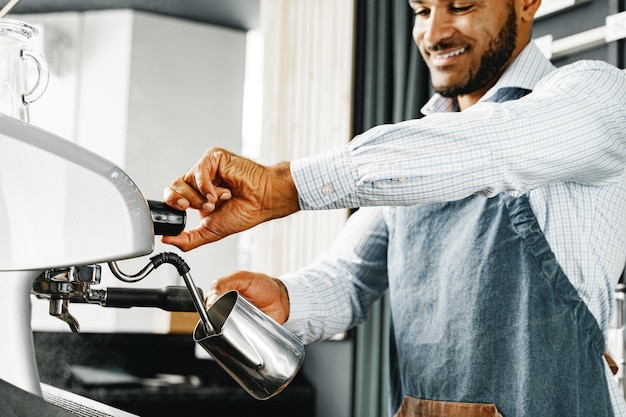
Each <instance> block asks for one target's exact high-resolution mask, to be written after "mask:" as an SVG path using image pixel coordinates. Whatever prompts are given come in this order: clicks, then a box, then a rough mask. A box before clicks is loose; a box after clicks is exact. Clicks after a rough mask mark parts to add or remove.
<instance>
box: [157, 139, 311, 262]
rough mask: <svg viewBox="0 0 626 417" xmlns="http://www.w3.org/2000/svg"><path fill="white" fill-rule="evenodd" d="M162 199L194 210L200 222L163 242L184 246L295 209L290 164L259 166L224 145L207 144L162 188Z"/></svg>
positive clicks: (164, 239) (238, 229)
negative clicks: (187, 167) (195, 159)
mask: <svg viewBox="0 0 626 417" xmlns="http://www.w3.org/2000/svg"><path fill="white" fill-rule="evenodd" d="M163 199H164V201H165V203H166V204H168V205H170V206H171V207H174V208H176V209H179V210H187V209H188V208H194V209H196V210H199V212H200V219H201V222H200V224H199V225H198V226H196V227H195V228H193V229H191V230H187V231H184V232H183V233H181V234H180V235H178V236H164V237H163V238H162V239H161V240H162V242H163V243H169V244H172V245H175V246H177V247H178V248H180V249H181V250H183V251H188V250H191V249H193V248H196V247H198V246H200V245H203V244H205V243H210V242H215V241H217V240H219V239H222V238H224V237H226V236H228V235H231V234H233V233H237V232H241V231H243V230H247V229H250V228H251V227H254V226H256V225H257V224H259V223H262V222H265V221H267V220H271V219H276V218H279V217H284V216H287V215H289V214H292V213H295V212H296V211H298V210H299V209H300V207H299V205H298V191H297V189H296V187H295V184H294V182H293V178H292V177H291V171H290V170H289V163H288V162H283V163H280V164H277V165H274V166H269V167H267V166H263V165H259V164H257V163H255V162H253V161H251V160H249V159H246V158H243V157H240V156H237V155H235V154H233V153H230V152H228V151H226V150H224V149H219V148H211V149H209V150H207V151H206V152H205V153H204V155H203V156H202V158H200V160H199V161H198V162H197V163H196V165H194V166H193V167H192V168H191V169H190V170H189V171H188V172H187V173H186V174H184V175H181V176H180V177H178V178H176V179H175V180H174V181H173V182H172V184H171V185H170V186H169V187H168V188H166V189H165V191H164V193H163Z"/></svg>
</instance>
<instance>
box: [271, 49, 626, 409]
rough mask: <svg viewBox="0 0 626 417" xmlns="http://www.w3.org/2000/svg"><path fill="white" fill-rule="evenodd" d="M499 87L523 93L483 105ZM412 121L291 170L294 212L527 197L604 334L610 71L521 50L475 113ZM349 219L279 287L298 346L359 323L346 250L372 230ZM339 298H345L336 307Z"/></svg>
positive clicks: (615, 163)
mask: <svg viewBox="0 0 626 417" xmlns="http://www.w3.org/2000/svg"><path fill="white" fill-rule="evenodd" d="M507 87H516V88H524V89H528V90H532V91H533V92H532V93H531V94H529V95H527V96H526V97H524V98H522V99H519V100H515V101H509V102H506V103H493V102H489V101H488V100H489V99H490V98H491V97H492V96H493V95H495V94H496V93H497V92H498V91H499V90H501V89H503V88H507ZM423 112H424V114H426V115H427V117H424V118H422V119H420V120H410V121H406V122H402V123H397V124H394V125H384V126H378V127H376V128H373V129H371V130H369V131H367V132H365V133H364V134H362V135H360V136H358V137H356V138H355V139H353V140H352V141H351V142H350V143H348V144H347V145H345V146H343V147H340V148H337V149H334V150H331V151H329V152H326V153H323V154H320V155H315V156H312V157H309V158H303V159H300V160H296V161H294V162H292V164H291V171H292V174H293V177H294V180H295V182H296V187H297V188H298V193H299V197H300V205H301V207H302V208H303V209H308V210H315V209H329V208H348V207H367V206H381V205H412V204H419V203H429V202H441V201H453V200H458V199H462V198H465V197H467V196H470V195H473V194H481V195H484V196H486V197H489V196H494V195H496V194H498V193H500V192H509V193H511V194H514V195H520V194H523V193H529V195H530V202H531V205H532V208H533V211H534V212H535V215H536V216H537V219H538V221H539V224H540V225H541V227H542V230H543V232H544V234H545V235H546V238H547V240H548V242H549V243H550V246H551V248H552V250H553V252H554V254H555V256H556V258H557V260H558V261H559V263H560V264H561V266H562V268H563V270H564V271H565V273H566V274H567V276H568V277H569V279H570V280H571V282H572V284H573V285H574V286H575V287H576V289H577V290H578V292H579V294H580V296H581V298H582V299H583V300H584V301H585V302H586V304H587V305H588V306H589V309H590V310H591V312H592V313H593V315H594V317H595V318H596V319H597V321H598V323H599V324H600V327H601V328H602V329H603V330H604V331H606V330H607V329H608V327H609V324H610V321H611V318H612V313H613V288H614V286H615V284H616V282H617V280H618V279H619V277H620V275H621V273H622V271H623V268H624V264H625V263H626V171H625V167H626V77H625V76H624V74H623V73H622V71H620V70H619V69H617V68H615V67H612V66H610V65H608V64H606V63H602V62H597V61H593V62H592V61H582V62H578V63H575V64H572V65H568V66H566V67H563V68H560V69H555V68H554V67H553V66H552V64H551V63H550V62H549V61H548V60H547V59H546V58H545V57H544V56H543V55H542V54H541V53H540V52H539V50H538V49H537V48H536V47H535V46H534V45H533V44H530V45H529V46H527V47H526V48H525V49H524V51H522V53H521V54H520V56H519V57H518V58H517V59H516V60H515V61H514V62H513V63H512V65H511V66H510V67H509V68H508V69H507V70H506V72H505V73H504V74H503V76H502V77H501V78H500V79H499V81H498V82H497V84H496V85H495V86H494V87H493V88H492V89H490V90H489V91H488V92H487V94H485V96H484V97H483V98H482V99H481V101H480V102H479V103H477V104H476V105H474V106H472V107H471V108H469V109H467V110H466V111H463V112H454V106H453V102H452V100H448V99H444V98H442V97H440V96H435V97H433V98H432V99H431V100H430V102H429V103H428V104H427V105H426V106H425V107H424V109H423ZM373 210H376V209H373ZM360 211H363V212H364V213H363V214H360V215H359V216H353V217H356V218H355V219H354V220H352V219H351V222H352V223H357V224H356V225H354V224H353V225H351V226H348V227H347V228H346V231H345V232H344V233H342V236H341V237H340V238H339V240H338V243H337V244H335V245H334V247H333V248H332V249H331V250H330V251H329V252H328V253H327V254H324V255H322V256H321V257H320V258H319V259H318V260H317V261H316V263H315V264H314V265H313V266H311V267H308V268H304V269H303V270H301V271H298V272H296V273H293V274H287V275H285V276H284V277H281V278H282V279H283V280H284V282H285V284H286V286H287V289H288V291H289V297H290V300H291V312H290V318H289V321H288V323H287V326H288V327H289V328H291V329H292V330H294V331H295V332H296V333H297V334H298V335H299V336H301V337H303V338H304V340H307V341H312V340H318V339H321V338H325V337H328V336H330V335H332V334H336V333H337V332H339V331H342V330H344V329H345V328H346V327H347V326H352V325H354V324H357V323H358V322H360V321H362V320H363V319H364V318H365V315H366V312H364V311H361V310H362V307H363V306H362V305H361V304H360V302H356V301H355V297H354V291H353V290H350V288H349V282H350V276H354V274H357V273H358V274H363V273H367V272H366V270H367V268H365V267H363V265H366V264H367V262H368V260H367V259H366V258H365V257H363V256H361V257H362V258H363V259H354V257H355V254H354V251H351V250H349V249H347V247H350V246H352V245H351V244H350V242H353V245H354V244H356V245H360V246H364V245H367V242H368V239H371V234H372V233H375V229H376V224H371V223H372V220H371V219H373V218H374V217H375V216H372V215H369V214H368V213H367V212H368V210H360ZM357 214H358V213H357ZM368 219H369V220H368ZM358 223H360V224H358ZM366 253H367V251H366V249H363V250H362V252H361V254H366ZM338 259H339V260H340V262H337V260H338ZM372 279H374V278H372ZM344 290H345V291H346V293H347V295H346V298H341V297H337V294H340V293H341V294H343V291H344ZM351 291H352V292H351ZM373 296H375V295H373ZM607 369H608V368H607ZM607 379H608V380H609V381H610V386H611V394H612V397H613V404H614V408H615V413H616V415H618V416H626V403H625V402H624V400H623V397H622V395H620V393H619V391H618V389H617V385H616V384H615V383H614V381H613V379H612V378H611V377H609V376H608V375H607Z"/></svg>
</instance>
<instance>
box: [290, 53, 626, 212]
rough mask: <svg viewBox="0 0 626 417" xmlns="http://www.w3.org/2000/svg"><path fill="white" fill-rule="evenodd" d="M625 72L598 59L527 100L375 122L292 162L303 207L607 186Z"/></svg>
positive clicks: (623, 105)
mask: <svg viewBox="0 0 626 417" xmlns="http://www.w3.org/2000/svg"><path fill="white" fill-rule="evenodd" d="M624 126H626V77H625V76H624V74H623V73H622V71H621V70H619V69H617V68H615V67H613V66H611V65H609V64H606V63H603V62H599V61H581V62H577V63H575V64H571V65H568V66H566V67H563V68H561V69H559V70H556V71H554V72H552V73H551V74H549V75H548V76H546V77H545V78H544V79H543V80H542V81H540V83H539V84H538V85H537V86H536V87H535V89H534V91H533V92H532V93H531V94H529V95H527V96H526V97H524V98H522V99H519V100H514V101H509V102H505V103H493V102H479V103H477V104H476V105H474V106H472V107H471V108H469V109H467V110H466V111H464V112H460V113H459V112H457V113H438V114H433V115H430V116H426V117H424V118H422V119H419V120H410V121H406V122H402V123H397V124H393V125H382V126H377V127H375V128H373V129H370V130H369V131H367V132H365V133H363V134H362V135H359V136H357V137H356V138H354V139H353V140H352V141H351V142H349V143H348V144H346V145H344V146H341V147H339V148H336V149H334V150H331V151H328V152H326V153H322V154H318V155H314V156H312V157H308V158H303V159H299V160H296V161H293V162H292V163H291V172H292V175H293V177H294V181H295V183H296V187H297V189H298V194H299V198H300V206H301V208H302V209H305V210H316V209H333V208H349V207H364V206H376V205H412V204H419V203H428V202H436V201H454V200H459V199H462V198H465V197H467V196H469V195H472V194H481V195H484V196H487V197H489V196H493V195H496V194H498V193H500V192H510V193H513V194H522V193H525V192H527V191H530V190H532V189H535V188H538V187H541V186H544V185H547V184H550V183H554V182H560V181H577V182H583V183H588V184H603V183H607V182H609V181H615V180H617V179H619V177H620V176H621V174H622V172H623V171H624V166H625V164H626V162H625V161H626V129H624Z"/></svg>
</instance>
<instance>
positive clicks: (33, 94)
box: [21, 49, 50, 105]
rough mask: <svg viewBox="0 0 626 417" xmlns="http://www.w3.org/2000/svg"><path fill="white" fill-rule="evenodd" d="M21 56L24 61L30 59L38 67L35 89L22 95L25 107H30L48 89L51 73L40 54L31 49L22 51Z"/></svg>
mask: <svg viewBox="0 0 626 417" xmlns="http://www.w3.org/2000/svg"><path fill="white" fill-rule="evenodd" d="M21 56H22V58H23V59H26V58H30V59H32V60H33V61H34V62H35V66H36V67H37V82H36V83H35V85H34V86H33V88H32V89H31V90H30V91H28V92H26V93H24V94H23V95H22V101H23V102H24V104H25V105H28V104H30V103H32V102H34V101H36V100H38V99H39V98H40V97H41V96H42V95H43V93H44V92H45V91H46V88H47V87H48V81H49V79H50V71H49V69H48V64H47V63H46V60H45V59H44V58H43V56H41V54H39V53H38V52H35V51H32V50H30V49H22V53H21Z"/></svg>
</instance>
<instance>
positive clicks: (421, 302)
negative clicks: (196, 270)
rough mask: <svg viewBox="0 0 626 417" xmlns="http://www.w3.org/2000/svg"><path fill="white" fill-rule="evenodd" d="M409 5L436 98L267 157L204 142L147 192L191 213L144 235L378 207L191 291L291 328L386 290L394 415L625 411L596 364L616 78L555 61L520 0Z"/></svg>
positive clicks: (617, 129)
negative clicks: (357, 132) (274, 259)
mask: <svg viewBox="0 0 626 417" xmlns="http://www.w3.org/2000/svg"><path fill="white" fill-rule="evenodd" d="M409 4H410V6H411V7H412V8H413V10H414V11H415V24H414V29H413V37H414V39H415V42H416V43H417V45H418V47H419V49H420V52H421V54H422V56H423V58H424V60H425V61H426V63H427V65H428V67H429V69H430V72H431V79H432V84H433V87H434V88H435V91H436V92H437V93H438V94H437V95H436V96H435V97H433V99H432V100H431V101H430V102H429V103H428V104H427V106H425V108H424V112H425V114H427V116H426V117H424V118H422V119H420V120H411V121H406V122H403V123H398V124H395V125H388V126H379V127H376V128H374V129H371V130H370V131H368V132H366V133H364V134H363V135H361V136H359V137H357V138H355V139H354V140H352V141H351V142H350V143H349V144H348V145H346V146H344V147H341V148H339V149H336V150H333V151H330V152H327V153H325V154H321V155H316V156H313V157H310V158H304V159H301V160H297V161H294V162H292V163H290V164H289V163H281V164H277V165H275V166H271V167H264V166H261V165H258V164H255V163H253V162H251V161H248V160H245V159H243V158H240V157H238V156H236V155H233V154H230V153H228V152H226V151H224V150H219V149H210V150H208V151H207V153H205V155H204V156H203V157H202V158H201V159H200V161H199V162H198V163H197V164H196V165H195V166H194V167H193V168H192V169H191V170H190V171H189V172H188V173H187V174H185V175H183V176H181V177H179V178H177V179H175V180H174V181H173V183H172V185H171V186H170V187H169V188H168V189H166V191H165V200H166V202H167V203H168V204H170V205H172V206H175V207H177V208H180V209H187V208H189V207H192V208H195V209H198V210H200V213H201V216H202V222H201V224H200V225H199V226H198V227H196V228H195V229H192V230H190V231H187V232H184V233H183V234H181V235H179V236H177V237H164V238H163V240H164V242H166V243H171V244H175V245H177V246H178V247H180V248H181V249H183V250H189V249H192V248H194V247H197V246H199V245H201V244H204V243H208V242H212V241H215V240H218V239H220V238H222V237H224V236H226V235H228V234H231V233H234V232H237V231H241V230H245V229H247V228H250V227H253V226H254V225H256V224H258V223H260V222H263V221H266V220H269V219H273V218H278V217H282V216H286V215H289V214H291V213H293V212H295V211H298V210H300V209H330V208H341V207H344V208H345V207H359V206H360V207H365V206H384V205H389V206H390V207H367V208H362V209H361V210H359V211H358V212H357V213H356V214H355V215H353V216H351V218H350V219H349V221H348V223H347V224H346V227H345V230H344V231H343V233H342V234H341V236H340V237H339V239H338V241H337V242H336V243H335V244H334V245H333V247H332V248H331V249H330V250H329V251H328V252H327V253H325V254H324V255H322V256H321V257H320V258H318V259H317V260H316V261H315V262H314V263H313V264H312V265H310V266H308V267H305V268H303V269H302V270H300V271H296V272H294V273H291V274H286V275H284V276H282V277H280V279H276V278H272V277H268V276H266V275H263V274H258V273H250V272H239V273H236V274H233V275H232V276H230V277H226V278H224V279H220V280H218V281H216V282H215V284H214V286H213V292H214V294H213V295H212V297H211V298H214V297H216V296H217V295H218V294H221V293H223V292H224V291H226V290H228V289H237V290H239V291H240V292H241V293H242V294H243V295H244V296H246V297H247V298H248V299H250V300H251V301H252V302H254V303H255V304H257V305H258V306H259V307H260V308H262V309H263V310H265V311H266V312H267V313H268V314H270V315H271V316H272V317H274V318H275V319H276V320H277V321H279V322H280V323H285V325H286V326H287V327H288V328H290V329H291V330H292V331H294V332H295V333H296V334H297V335H298V336H300V337H301V338H303V340H304V341H306V342H310V341H314V340H320V339H323V338H325V337H328V336H330V335H333V334H336V333H337V332H338V331H341V330H344V329H346V328H350V327H352V326H354V325H356V324H358V323H359V322H361V321H363V320H364V319H365V316H366V314H367V309H368V307H369V306H370V305H371V304H372V303H373V302H374V301H375V300H376V299H377V298H378V297H379V296H380V295H381V294H382V293H383V292H384V291H385V290H387V289H389V294H390V297H391V309H392V320H393V325H392V338H391V352H392V358H391V371H392V375H391V384H392V386H391V401H390V407H391V413H392V414H394V413H395V415H397V416H413V415H420V416H422V415H428V416H499V415H501V416H504V417H511V416H563V417H565V416H567V417H571V416H581V417H582V416H592V415H593V416H613V415H620V416H623V415H626V411H625V410H626V404H625V403H624V399H623V397H622V396H621V395H620V393H619V392H618V390H617V387H616V384H615V383H614V381H613V380H612V377H611V374H610V371H609V369H608V366H607V364H606V362H605V361H604V359H603V353H604V351H605V344H604V336H603V332H604V331H606V330H607V328H608V325H609V322H610V317H611V311H612V303H613V299H612V297H613V287H614V285H615V284H616V282H617V280H618V279H619V276H620V274H621V272H622V270H623V267H624V263H625V256H626V242H625V237H626V175H625V166H626V133H625V129H624V126H626V104H625V103H626V80H625V78H624V76H623V74H621V72H620V71H619V70H618V69H615V68H612V67H610V66H609V65H607V64H603V63H600V62H580V63H576V64H573V65H570V66H567V67H564V68H561V69H558V70H557V69H555V68H554V67H553V66H552V65H551V64H550V63H549V61H547V60H546V59H545V58H544V57H543V56H542V55H541V54H540V52H539V51H538V50H537V49H536V47H534V46H533V45H532V43H530V38H531V30H532V20H533V16H534V14H535V12H536V11H537V9H538V7H539V4H540V1H539V0H468V1H449V0H411V1H410V2H409ZM390 161H393V164H391V163H390ZM211 302H212V300H211V299H210V300H208V303H209V304H210V303H211Z"/></svg>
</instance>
